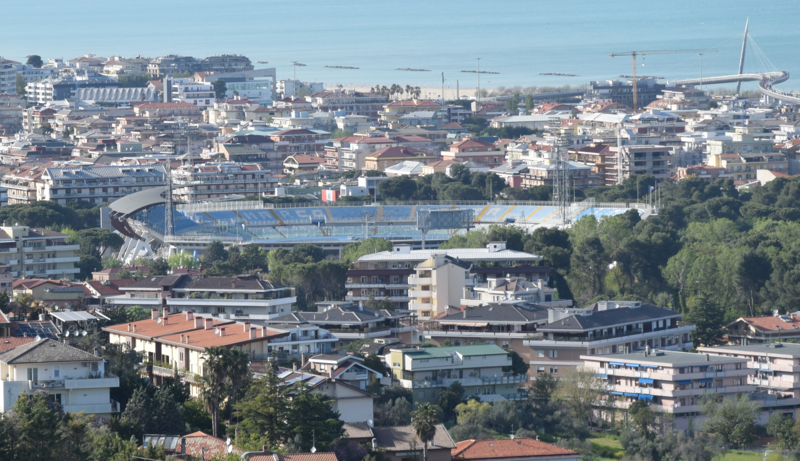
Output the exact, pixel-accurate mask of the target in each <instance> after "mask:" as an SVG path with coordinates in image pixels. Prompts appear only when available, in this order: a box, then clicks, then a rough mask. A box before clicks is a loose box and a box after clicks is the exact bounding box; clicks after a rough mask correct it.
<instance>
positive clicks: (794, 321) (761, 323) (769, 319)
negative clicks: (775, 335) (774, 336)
mask: <svg viewBox="0 0 800 461" xmlns="http://www.w3.org/2000/svg"><path fill="white" fill-rule="evenodd" d="M741 320H744V321H745V322H747V323H749V324H750V325H752V326H753V327H755V328H756V329H758V330H762V331H779V330H789V331H792V330H795V328H793V327H792V326H793V325H794V326H797V327H798V328H800V319H798V318H794V317H790V318H789V321H788V322H786V321H784V320H783V319H781V318H780V317H776V316H764V317H743V318H742V319H741Z"/></svg>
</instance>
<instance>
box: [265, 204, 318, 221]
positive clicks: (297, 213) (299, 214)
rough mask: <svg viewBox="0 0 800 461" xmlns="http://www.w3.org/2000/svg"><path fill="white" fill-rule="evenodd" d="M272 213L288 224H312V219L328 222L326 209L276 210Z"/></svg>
mask: <svg viewBox="0 0 800 461" xmlns="http://www.w3.org/2000/svg"><path fill="white" fill-rule="evenodd" d="M272 211H274V212H275V214H276V215H278V218H280V220H281V221H285V222H288V223H299V222H304V223H305V222H307V223H310V222H311V219H315V220H325V221H327V220H328V213H326V212H325V208H318V207H314V208H275V209H274V210H272Z"/></svg>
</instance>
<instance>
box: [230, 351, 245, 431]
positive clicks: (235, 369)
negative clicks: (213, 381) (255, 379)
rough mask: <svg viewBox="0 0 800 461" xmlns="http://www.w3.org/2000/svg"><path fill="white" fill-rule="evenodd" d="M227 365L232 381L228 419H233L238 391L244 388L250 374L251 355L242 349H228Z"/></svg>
mask: <svg viewBox="0 0 800 461" xmlns="http://www.w3.org/2000/svg"><path fill="white" fill-rule="evenodd" d="M225 365H226V367H225V368H227V370H228V372H227V375H228V380H229V381H230V391H231V395H230V402H228V407H229V408H230V411H229V413H228V420H233V405H234V404H235V403H236V393H237V392H239V389H241V388H242V385H243V384H244V382H245V380H246V379H247V378H248V377H249V375H250V356H249V355H247V352H245V351H243V350H241V349H228V350H227V351H226V354H225Z"/></svg>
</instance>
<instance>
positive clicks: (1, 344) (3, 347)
mask: <svg viewBox="0 0 800 461" xmlns="http://www.w3.org/2000/svg"><path fill="white" fill-rule="evenodd" d="M35 340H36V338H25V337H22V338H21V337H18V336H6V337H3V338H0V352H5V351H7V350H10V349H13V348H15V347H19V346H23V345H25V344H28V343H32V342H33V341H35Z"/></svg>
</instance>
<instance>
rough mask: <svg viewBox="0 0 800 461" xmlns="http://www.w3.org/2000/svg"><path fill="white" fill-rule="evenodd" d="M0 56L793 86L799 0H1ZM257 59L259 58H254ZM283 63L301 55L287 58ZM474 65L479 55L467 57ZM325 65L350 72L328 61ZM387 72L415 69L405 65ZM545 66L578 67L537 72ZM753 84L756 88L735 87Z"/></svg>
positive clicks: (434, 78)
mask: <svg viewBox="0 0 800 461" xmlns="http://www.w3.org/2000/svg"><path fill="white" fill-rule="evenodd" d="M3 3H4V4H3V6H2V8H0V9H1V10H2V17H3V18H4V20H3V21H2V24H3V25H2V26H1V27H0V56H3V57H5V58H7V59H12V60H16V61H22V62H24V61H25V57H26V56H28V55H31V54H37V55H40V56H41V57H42V58H44V59H45V60H47V58H51V57H61V58H64V59H65V60H67V59H72V58H75V57H78V56H80V55H84V54H94V55H98V56H111V55H122V56H126V57H130V56H135V55H142V56H149V57H156V56H161V55H167V54H180V55H190V56H194V57H199V58H203V57H206V56H210V55H215V54H243V55H245V56H247V57H249V58H250V59H251V60H252V61H253V63H254V64H255V65H256V67H257V68H261V67H275V68H276V69H277V72H278V78H279V79H283V78H293V77H294V76H296V78H298V79H301V80H304V81H314V82H323V83H324V84H325V85H326V86H333V85H336V84H342V85H343V86H345V87H347V86H351V87H370V86H372V85H374V84H384V85H390V84H393V83H396V84H399V85H401V86H405V85H414V86H422V87H429V88H430V87H432V88H438V87H440V85H441V82H442V73H443V74H444V79H445V86H446V87H447V88H454V87H456V85H459V87H460V88H474V87H475V86H476V85H477V79H478V74H476V73H469V72H462V71H476V70H477V68H478V65H480V70H481V71H483V72H492V73H485V74H480V79H481V87H483V88H497V87H505V88H513V87H521V88H529V87H540V88H541V87H563V86H567V85H569V86H573V87H576V86H581V85H585V84H586V83H588V82H589V81H592V80H608V79H614V78H619V76H620V75H626V74H630V73H631V59H630V58H629V57H615V58H611V57H610V56H609V55H610V54H612V53H624V52H628V51H632V50H689V49H716V50H717V51H705V52H703V53H702V55H701V54H700V52H686V53H675V54H658V55H651V56H644V57H643V58H642V57H640V58H639V61H638V63H637V69H638V74H639V75H652V76H657V77H662V78H665V79H681V78H695V77H699V76H700V75H701V74H702V75H703V76H713V75H728V74H734V73H736V72H737V70H738V65H739V54H740V51H741V46H742V36H743V32H744V27H745V21H747V19H748V18H749V21H750V22H749V30H750V40H749V41H748V47H747V54H746V59H745V65H744V70H745V72H760V71H767V70H784V71H787V72H789V73H790V74H791V75H792V76H796V78H794V79H792V78H790V79H789V81H788V82H786V83H784V84H781V85H780V89H782V90H787V91H788V90H800V59H798V58H799V57H800V56H799V55H800V28H798V27H797V26H796V20H797V18H798V17H800V1H798V0H771V1H768V2H757V1H744V0H734V1H731V0H725V1H720V0H699V1H698V0H672V1H669V2H644V1H641V0H636V1H633V0H605V1H600V0H562V1H544V0H502V1H501V0H459V1H454V0H403V1H385V0H348V1H344V0H341V1H340V0H136V1H108V0H73V1H64V0H33V1H31V2H21V1H7V2H3ZM257 61H266V62H268V64H256V62H257ZM293 62H299V63H301V64H305V66H295V65H294V64H293ZM479 63H480V64H479ZM326 66H347V67H358V69H335V68H330V67H326ZM398 68H415V69H426V70H429V71H430V72H409V71H401V70H396V69H398ZM547 73H559V74H574V75H576V76H553V75H541V74H547ZM744 88H745V89H756V84H755V83H748V84H745V85H744Z"/></svg>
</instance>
